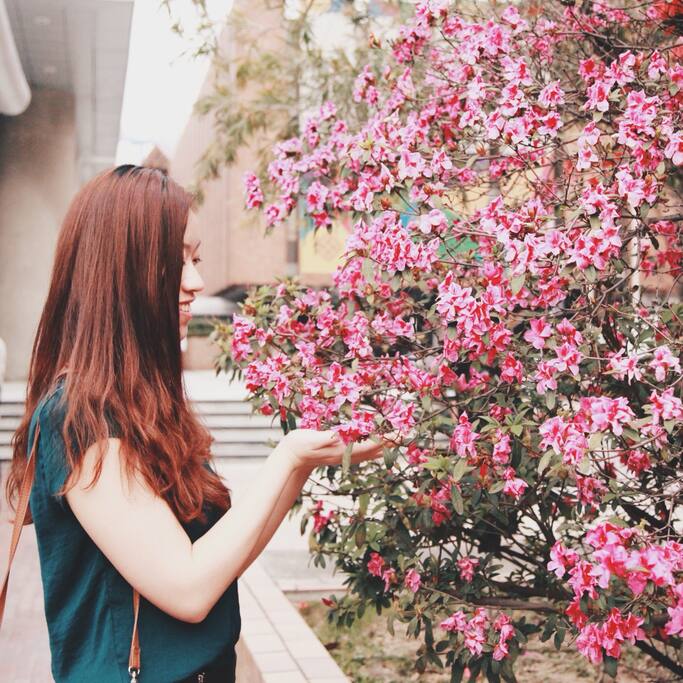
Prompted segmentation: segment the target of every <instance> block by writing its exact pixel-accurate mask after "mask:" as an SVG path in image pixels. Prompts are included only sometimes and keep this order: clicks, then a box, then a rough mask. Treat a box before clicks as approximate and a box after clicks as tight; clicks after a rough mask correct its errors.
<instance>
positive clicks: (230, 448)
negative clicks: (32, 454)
mask: <svg viewBox="0 0 683 683" xmlns="http://www.w3.org/2000/svg"><path fill="white" fill-rule="evenodd" d="M272 450H273V447H272V446H269V445H268V444H266V443H265V442H264V443H214V444H213V447H212V450H211V452H212V453H213V456H214V457H215V458H218V459H219V460H221V461H226V462H232V461H235V462H237V461H239V462H243V461H247V462H248V461H251V460H254V461H256V462H260V461H262V460H263V459H264V458H265V457H266V456H267V455H268V454H269V453H270V452H271V451H272ZM11 459H12V449H11V447H10V446H9V445H6V444H3V445H0V462H1V461H3V460H11Z"/></svg>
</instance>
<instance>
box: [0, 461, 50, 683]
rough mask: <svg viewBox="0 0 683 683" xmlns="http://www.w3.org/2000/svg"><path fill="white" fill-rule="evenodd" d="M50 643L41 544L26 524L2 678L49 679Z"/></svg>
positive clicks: (2, 546) (0, 505) (1, 522)
mask: <svg viewBox="0 0 683 683" xmlns="http://www.w3.org/2000/svg"><path fill="white" fill-rule="evenodd" d="M8 468H9V463H3V464H2V466H1V469H0V486H1V488H0V551H1V552H2V555H1V556H0V568H2V571H4V569H5V567H6V562H7V557H6V555H5V553H6V552H7V549H8V547H9V540H10V534H11V526H10V525H9V523H8V520H9V510H8V508H7V503H6V502H5V495H4V491H5V477H6V473H7V470H8ZM52 680H53V679H52V675H51V674H50V646H49V642H48V635H47V624H46V622H45V614H44V611H43V587H42V584H41V581H40V565H39V564H38V546H37V544H36V534H35V531H34V528H33V525H30V526H26V527H24V531H23V533H22V535H21V541H20V542H19V548H18V550H17V555H16V557H15V558H14V563H13V565H12V575H11V577H10V583H9V592H8V596H7V604H6V606H5V617H4V621H3V625H2V633H1V634H0V681H2V682H3V683H49V682H50V681H52Z"/></svg>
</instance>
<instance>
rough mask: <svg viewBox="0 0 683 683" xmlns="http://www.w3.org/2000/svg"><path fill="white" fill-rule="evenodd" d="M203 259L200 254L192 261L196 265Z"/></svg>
mask: <svg viewBox="0 0 683 683" xmlns="http://www.w3.org/2000/svg"><path fill="white" fill-rule="evenodd" d="M201 261H202V259H200V258H199V256H197V257H196V258H193V259H192V263H194V264H195V265H197V264H198V263H201Z"/></svg>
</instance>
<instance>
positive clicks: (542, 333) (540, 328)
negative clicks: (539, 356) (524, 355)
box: [524, 318, 553, 349]
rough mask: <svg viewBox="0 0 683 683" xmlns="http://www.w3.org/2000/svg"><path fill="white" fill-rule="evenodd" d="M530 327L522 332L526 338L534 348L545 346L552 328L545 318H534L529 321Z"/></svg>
mask: <svg viewBox="0 0 683 683" xmlns="http://www.w3.org/2000/svg"><path fill="white" fill-rule="evenodd" d="M529 325H530V327H531V329H529V330H527V331H526V332H525V333H524V339H526V340H527V341H528V342H529V343H530V344H531V345H532V346H533V347H534V348H535V349H542V348H544V347H545V341H546V339H548V338H549V337H551V336H552V334H553V330H552V328H551V327H550V325H548V323H547V322H546V320H545V318H534V319H532V320H531V322H530V323H529Z"/></svg>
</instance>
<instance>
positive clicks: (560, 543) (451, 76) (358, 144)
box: [216, 0, 683, 681]
mask: <svg viewBox="0 0 683 683" xmlns="http://www.w3.org/2000/svg"><path fill="white" fill-rule="evenodd" d="M477 6H478V7H479V6H480V4H477ZM682 12H683V9H682V8H681V3H680V2H679V1H678V0H676V1H675V2H668V3H667V2H654V3H647V2H645V3H642V2H640V3H630V4H627V5H622V4H620V3H619V4H618V6H617V4H616V3H608V2H592V3H591V2H589V3H583V4H581V5H580V4H575V3H573V2H558V1H551V2H544V3H542V4H541V3H527V4H526V5H524V6H522V5H510V6H508V7H507V8H504V9H502V11H501V8H500V7H499V6H498V5H493V6H492V8H491V9H490V11H488V12H486V16H481V17H479V18H478V17H477V16H475V15H474V14H473V11H472V10H471V8H470V11H467V12H465V11H463V12H462V13H460V12H458V11H457V10H456V9H454V8H453V7H451V6H450V5H449V4H448V3H446V2H440V1H433V2H420V3H419V4H418V5H417V6H416V9H415V15H414V17H413V19H412V20H411V21H410V23H408V24H406V25H405V26H402V27H401V29H400V32H399V34H398V35H397V36H396V38H395V39H394V40H393V41H392V42H391V43H390V44H383V43H382V42H381V41H379V40H376V41H375V45H376V49H377V50H378V51H380V52H381V53H382V55H383V64H384V66H383V67H382V68H381V69H380V70H379V71H377V70H374V69H372V68H370V67H369V66H368V67H365V68H363V69H362V70H361V71H360V74H359V76H358V79H357V81H356V87H355V90H354V98H355V99H356V101H357V102H358V103H359V104H361V103H362V104H363V106H365V107H367V111H368V114H367V118H366V120H365V121H364V122H363V124H362V125H360V126H356V127H355V128H351V127H350V126H349V125H347V124H346V123H345V122H344V120H341V119H339V118H338V117H337V115H336V109H335V106H334V104H333V103H331V102H326V103H324V104H323V105H322V107H321V108H320V111H319V112H318V113H317V115H315V116H313V117H312V118H311V119H310V120H308V122H307V123H306V124H305V126H304V129H303V132H302V135H301V136H300V137H298V138H294V139H290V140H286V141H284V142H282V143H280V144H278V145H277V146H276V148H275V150H274V157H273V160H272V162H271V163H270V166H269V169H268V177H267V178H264V179H263V180H261V179H259V178H258V177H257V176H256V175H254V174H250V175H248V176H247V178H246V186H247V205H248V206H249V207H251V208H260V209H261V210H262V211H263V213H264V216H265V219H266V223H267V225H268V229H270V230H273V229H276V228H277V226H278V225H279V224H281V223H282V222H283V221H285V220H286V218H287V217H288V216H289V215H290V214H291V213H292V212H293V211H295V210H296V209H297V207H302V209H303V210H304V211H305V212H306V213H307V214H308V215H309V216H310V218H311V219H312V220H313V221H314V222H315V224H316V225H317V226H318V227H319V229H325V227H326V226H329V225H330V224H331V221H332V220H333V217H334V216H336V215H339V214H341V213H346V212H352V213H353V214H354V216H355V219H356V222H355V227H354V230H353V234H351V235H350V236H349V239H348V243H347V249H346V254H345V257H344V259H343V263H342V264H341V265H340V267H339V268H338V270H337V272H336V273H335V275H334V285H335V286H334V289H333V290H331V291H314V290H312V289H308V288H305V287H303V286H301V285H299V284H298V283H297V282H296V281H292V280H286V281H283V282H280V283H278V284H277V285H275V286H273V287H260V288H258V289H257V290H255V291H253V292H252V293H251V295H250V296H249V298H248V299H247V301H246V303H245V304H244V306H243V309H242V313H241V315H239V316H236V317H235V318H234V321H233V324H232V325H230V326H223V327H221V328H219V329H218V331H217V335H216V336H217V338H218V341H219V343H220V344H222V346H223V354H224V355H223V358H222V359H221V367H223V368H225V369H230V368H234V369H235V370H237V371H238V372H240V373H241V374H243V376H244V378H245V379H246V382H247V386H248V388H249V390H250V392H251V395H252V398H253V401H254V404H255V406H256V407H257V408H258V409H260V410H261V411H262V412H264V413H267V414H269V413H275V414H278V415H279V416H280V418H281V421H282V424H283V426H284V428H285V429H288V428H291V427H293V426H294V425H297V424H298V426H300V427H309V428H327V427H329V426H331V425H335V426H336V428H337V429H338V430H339V432H340V433H341V434H342V436H343V438H344V439H345V440H346V441H349V442H350V441H352V440H357V439H360V438H363V437H365V436H367V435H372V434H377V433H384V432H389V431H392V430H398V431H399V432H400V433H401V434H402V435H403V437H404V442H403V445H402V446H401V447H400V448H396V449H393V450H389V449H387V450H385V455H384V461H383V462H379V463H368V464H364V465H362V466H359V467H348V465H345V466H343V467H342V468H330V469H328V470H326V471H324V472H321V473H320V475H321V476H320V480H319V482H318V486H317V487H311V490H310V491H308V492H307V495H308V496H310V497H312V498H313V501H312V505H311V507H310V509H309V511H308V513H307V514H308V517H309V518H312V519H313V520H314V529H313V552H314V554H315V556H316V561H317V562H324V558H325V557H331V558H333V559H334V561H335V563H336V565H337V566H338V567H339V568H340V569H341V570H342V571H343V572H344V573H345V574H346V576H347V580H348V585H349V588H350V593H349V595H348V596H346V597H345V598H343V599H341V600H339V601H335V602H334V603H332V605H331V613H330V614H331V619H332V620H333V621H335V622H337V623H344V624H346V623H350V622H352V621H353V620H354V619H355V618H357V617H358V616H360V615H362V614H363V612H364V611H365V609H366V608H368V607H370V606H372V607H375V608H376V609H377V610H387V611H388V615H389V627H390V628H392V627H393V623H394V621H395V620H396V619H398V620H399V621H401V622H404V623H405V624H407V631H408V633H410V634H411V635H413V636H416V637H418V636H420V637H421V638H422V640H423V645H422V646H421V648H420V650H419V651H418V659H417V662H416V667H417V669H418V670H421V669H424V668H425V666H426V665H427V664H430V665H433V666H444V667H448V668H449V669H450V670H451V671H452V680H453V681H458V680H460V679H461V677H462V675H463V671H464V669H465V667H468V668H469V671H470V673H471V675H472V676H473V677H474V676H476V675H477V674H478V673H484V674H485V675H486V676H487V677H488V679H489V680H491V681H497V680H499V679H500V678H503V679H504V680H506V681H512V680H514V673H513V671H514V666H513V665H514V661H515V659H516V657H517V656H518V655H519V653H520V650H521V649H522V648H523V646H524V642H525V640H526V638H527V636H529V635H530V634H531V633H533V632H536V631H538V630H540V631H541V637H542V639H548V638H554V642H555V643H556V645H557V647H559V646H560V645H561V644H562V642H563V641H564V640H565V639H566V638H572V639H575V645H576V647H577V648H578V650H579V651H580V652H582V653H583V654H584V655H585V656H586V657H588V658H589V659H590V661H591V662H593V663H595V664H599V663H602V664H603V666H604V668H605V670H606V671H607V672H608V673H610V674H612V675H614V674H615V672H616V668H617V663H618V660H619V657H620V655H621V653H622V649H623V647H624V646H625V645H627V644H636V645H637V646H638V647H640V648H641V649H643V650H645V651H646V652H648V653H649V654H651V655H652V656H654V657H656V658H657V659H658V661H659V662H660V663H663V664H664V665H666V666H667V667H669V668H670V669H671V670H672V671H675V672H677V673H678V674H681V672H682V671H683V668H682V667H681V665H680V664H679V663H678V662H679V658H678V655H677V652H678V648H679V647H680V646H681V633H682V632H683V545H681V538H680V533H681V521H682V520H681V508H680V500H681V456H682V447H681V445H682V441H683V438H682V435H683V429H682V424H683V403H682V401H681V397H682V396H683V391H682V384H683V383H682V381H681V366H680V359H681V351H682V347H683V343H682V339H683V337H682V332H683V323H682V321H683V306H682V305H681V304H680V303H678V302H677V299H676V296H675V295H676V293H677V292H678V287H679V285H678V283H679V281H680V278H681V273H682V271H681V257H682V255H683V249H682V247H683V245H682V244H681V206H682V203H681V195H680V190H681V165H682V164H683V132H682V131H681V118H682V114H681V103H682V100H683V96H682V95H681V87H682V86H683V64H681V61H680V58H681V56H683V55H682V53H683V49H681V48H680V47H678V42H677V41H678V36H677V31H679V29H680V26H681V18H682V16H681V15H682ZM379 61H382V60H379ZM266 202H267V203H266ZM646 285H648V287H646ZM650 285H651V286H650ZM337 493H341V494H344V496H345V497H344V498H343V499H340V498H338V497H334V494H337ZM523 610H527V611H528V610H531V611H534V612H537V613H538V614H539V615H541V617H542V620H541V621H542V623H541V625H540V626H539V625H537V624H536V623H530V622H529V621H527V620H526V619H525V618H524V617H522V616H519V615H520V613H521V611H523Z"/></svg>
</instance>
